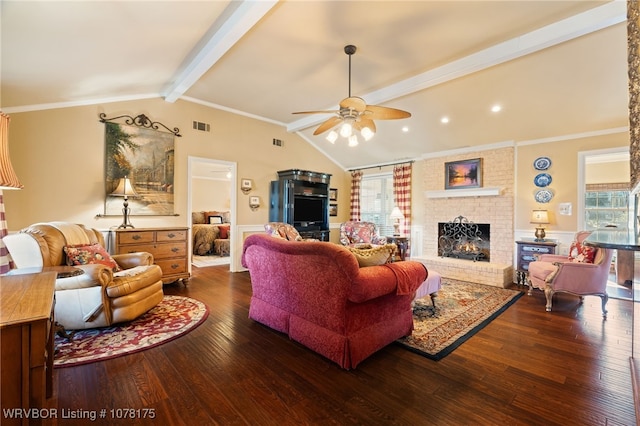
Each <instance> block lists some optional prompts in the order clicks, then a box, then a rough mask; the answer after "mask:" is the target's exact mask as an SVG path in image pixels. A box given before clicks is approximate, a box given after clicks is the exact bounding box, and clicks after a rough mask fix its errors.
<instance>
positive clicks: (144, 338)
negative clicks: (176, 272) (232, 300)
mask: <svg viewBox="0 0 640 426" xmlns="http://www.w3.org/2000/svg"><path fill="white" fill-rule="evenodd" d="M208 315H209V310H208V308H207V306H206V305H205V304H204V303H202V302H200V301H198V300H195V299H191V298H189V297H184V296H164V299H162V301H161V302H160V303H158V305H156V306H155V307H154V308H152V309H151V310H150V311H149V312H147V313H145V314H144V315H142V316H140V317H138V318H136V319H135V320H133V321H131V322H128V323H124V324H118V325H115V326H112V327H103V328H94V329H87V330H78V331H76V332H74V333H73V335H72V339H71V340H68V339H66V338H63V337H60V336H58V335H56V339H55V356H54V359H53V365H54V367H71V366H75V365H80V364H88V363H91V362H96V361H104V360H106V359H110V358H115V357H118V356H122V355H126V354H130V353H134V352H140V351H143V350H146V349H149V348H153V347H154V346H158V345H161V344H163V343H166V342H168V341H170V340H173V339H175V338H178V337H180V336H182V335H184V334H186V333H188V332H190V331H191V330H193V329H195V328H196V327H197V326H198V325H200V324H202V322H203V321H204V320H205V319H206V318H207V316H208Z"/></svg>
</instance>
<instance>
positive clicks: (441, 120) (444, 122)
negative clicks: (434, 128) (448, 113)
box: [440, 117, 449, 124]
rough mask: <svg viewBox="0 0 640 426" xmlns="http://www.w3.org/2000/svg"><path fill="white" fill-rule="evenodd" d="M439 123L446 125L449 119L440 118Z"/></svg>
mask: <svg viewBox="0 0 640 426" xmlns="http://www.w3.org/2000/svg"><path fill="white" fill-rule="evenodd" d="M440 122H441V123H442V124H447V123H448V122H449V117H442V118H441V119H440Z"/></svg>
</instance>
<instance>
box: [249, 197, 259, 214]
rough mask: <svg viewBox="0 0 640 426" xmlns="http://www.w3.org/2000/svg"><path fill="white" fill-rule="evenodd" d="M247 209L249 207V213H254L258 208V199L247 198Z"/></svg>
mask: <svg viewBox="0 0 640 426" xmlns="http://www.w3.org/2000/svg"><path fill="white" fill-rule="evenodd" d="M249 207H251V211H254V212H255V211H256V210H258V208H260V197H255V196H254V197H249Z"/></svg>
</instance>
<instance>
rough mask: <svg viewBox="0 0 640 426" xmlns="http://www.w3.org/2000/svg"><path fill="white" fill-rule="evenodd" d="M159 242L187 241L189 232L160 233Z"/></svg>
mask: <svg viewBox="0 0 640 426" xmlns="http://www.w3.org/2000/svg"><path fill="white" fill-rule="evenodd" d="M157 241H158V242H165V241H187V231H182V230H178V231H176V230H168V231H158V236H157Z"/></svg>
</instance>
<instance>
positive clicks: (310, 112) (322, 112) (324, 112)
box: [291, 111, 339, 114]
mask: <svg viewBox="0 0 640 426" xmlns="http://www.w3.org/2000/svg"><path fill="white" fill-rule="evenodd" d="M338 112H339V111H297V112H292V113H291V114H336V113H338Z"/></svg>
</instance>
